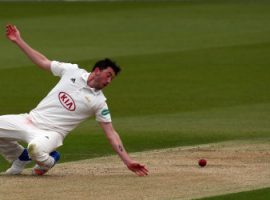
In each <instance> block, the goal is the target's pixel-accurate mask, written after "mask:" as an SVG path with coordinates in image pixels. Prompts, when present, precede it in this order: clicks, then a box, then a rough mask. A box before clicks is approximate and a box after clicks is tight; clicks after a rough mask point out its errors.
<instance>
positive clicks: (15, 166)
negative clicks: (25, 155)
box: [5, 158, 31, 175]
mask: <svg viewBox="0 0 270 200" xmlns="http://www.w3.org/2000/svg"><path fill="white" fill-rule="evenodd" d="M30 162H31V161H30V160H29V161H22V160H20V159H18V158H17V159H16V160H15V161H13V163H12V165H11V167H10V168H9V169H7V170H6V172H5V174H6V175H18V174H21V173H22V171H23V170H24V168H25V166H26V165H27V164H28V163H30Z"/></svg>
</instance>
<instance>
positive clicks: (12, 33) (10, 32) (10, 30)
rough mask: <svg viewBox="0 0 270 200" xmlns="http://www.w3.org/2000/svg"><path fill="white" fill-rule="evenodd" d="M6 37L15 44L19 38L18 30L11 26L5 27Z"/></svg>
mask: <svg viewBox="0 0 270 200" xmlns="http://www.w3.org/2000/svg"><path fill="white" fill-rule="evenodd" d="M6 36H7V38H8V39H9V40H10V41H12V42H16V41H17V40H18V39H19V38H20V37H21V36H20V32H19V30H18V29H17V28H16V26H14V25H12V24H8V25H6Z"/></svg>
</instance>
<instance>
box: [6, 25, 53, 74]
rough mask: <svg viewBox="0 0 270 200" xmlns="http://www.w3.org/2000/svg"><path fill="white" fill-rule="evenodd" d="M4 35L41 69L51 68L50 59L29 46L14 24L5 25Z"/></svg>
mask: <svg viewBox="0 0 270 200" xmlns="http://www.w3.org/2000/svg"><path fill="white" fill-rule="evenodd" d="M6 35H7V38H8V39H9V40H10V41H12V42H14V43H15V44H16V45H17V46H18V47H20V49H21V50H22V51H23V52H24V53H25V54H26V55H27V56H28V58H30V60H31V61H32V62H33V63H34V64H36V65H37V66H39V67H40V68H42V69H45V70H48V71H50V68H51V61H50V60H49V59H48V58H46V57H45V56H44V55H42V54H41V53H39V52H38V51H36V50H35V49H33V48H32V47H30V46H29V45H28V44H27V43H26V42H25V41H24V40H23V39H22V38H21V35H20V32H19V30H18V29H17V28H16V26H14V25H11V24H9V25H7V26H6Z"/></svg>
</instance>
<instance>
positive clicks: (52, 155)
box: [50, 151, 60, 162]
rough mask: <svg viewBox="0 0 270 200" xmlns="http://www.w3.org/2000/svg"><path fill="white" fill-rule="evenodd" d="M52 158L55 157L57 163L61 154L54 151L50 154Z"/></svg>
mask: <svg viewBox="0 0 270 200" xmlns="http://www.w3.org/2000/svg"><path fill="white" fill-rule="evenodd" d="M50 156H51V157H53V159H54V160H55V162H57V161H58V160H60V153H59V152H57V151H53V152H51V153H50Z"/></svg>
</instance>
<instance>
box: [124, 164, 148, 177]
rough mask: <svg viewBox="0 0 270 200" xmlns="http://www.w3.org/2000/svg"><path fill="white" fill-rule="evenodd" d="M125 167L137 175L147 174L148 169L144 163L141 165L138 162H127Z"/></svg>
mask: <svg viewBox="0 0 270 200" xmlns="http://www.w3.org/2000/svg"><path fill="white" fill-rule="evenodd" d="M127 167H128V168H129V169H130V170H131V171H133V172H134V173H135V174H137V175H138V176H147V175H148V169H147V168H146V167H145V166H144V165H141V164H140V163H137V162H134V161H132V162H131V163H129V164H127Z"/></svg>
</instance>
